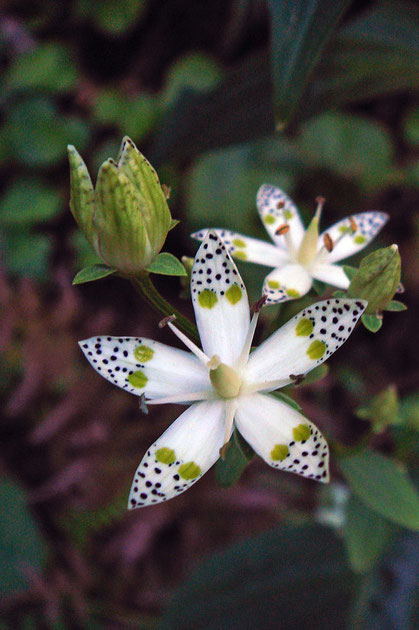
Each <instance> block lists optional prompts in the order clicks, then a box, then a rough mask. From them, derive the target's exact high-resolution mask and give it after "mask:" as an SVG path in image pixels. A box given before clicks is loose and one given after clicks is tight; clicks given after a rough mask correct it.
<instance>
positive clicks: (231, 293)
mask: <svg viewBox="0 0 419 630" xmlns="http://www.w3.org/2000/svg"><path fill="white" fill-rule="evenodd" d="M226 298H227V300H228V301H229V302H230V304H233V305H234V304H237V302H240V300H241V298H242V290H241V288H240V287H239V286H238V285H237V284H233V286H232V287H230V288H229V289H228V291H226Z"/></svg>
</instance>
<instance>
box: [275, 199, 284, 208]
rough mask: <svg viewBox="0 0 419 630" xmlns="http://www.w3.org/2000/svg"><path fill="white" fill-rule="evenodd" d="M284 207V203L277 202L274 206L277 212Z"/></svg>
mask: <svg viewBox="0 0 419 630" xmlns="http://www.w3.org/2000/svg"><path fill="white" fill-rule="evenodd" d="M284 206H285V201H278V203H277V204H276V207H277V208H278V210H282V208H284Z"/></svg>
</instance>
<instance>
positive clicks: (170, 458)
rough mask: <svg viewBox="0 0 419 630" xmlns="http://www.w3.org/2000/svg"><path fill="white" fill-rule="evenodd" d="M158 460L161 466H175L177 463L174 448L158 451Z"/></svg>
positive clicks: (163, 448)
mask: <svg viewBox="0 0 419 630" xmlns="http://www.w3.org/2000/svg"><path fill="white" fill-rule="evenodd" d="M156 459H157V461H158V462H160V463H161V464H173V462H174V461H176V455H175V451H174V450H173V449H172V448H167V446H163V447H162V448H159V449H158V450H157V451H156Z"/></svg>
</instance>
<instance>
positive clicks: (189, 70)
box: [162, 53, 222, 107]
mask: <svg viewBox="0 0 419 630" xmlns="http://www.w3.org/2000/svg"><path fill="white" fill-rule="evenodd" d="M221 77H222V72H221V69H220V67H219V65H218V64H217V62H216V61H215V60H214V59H212V58H211V57H210V56H209V55H204V54H202V53H189V54H186V55H185V56H183V57H181V58H180V59H177V60H176V61H175V63H174V64H173V65H172V66H171V67H170V69H169V71H168V73H167V76H166V82H165V86H164V91H163V94H162V99H163V102H164V105H165V106H166V107H170V106H171V105H173V103H175V101H176V100H177V99H178V98H179V97H180V96H181V94H182V92H185V91H186V90H188V91H190V90H192V91H193V92H195V93H199V92H209V91H210V90H212V89H214V88H215V87H216V86H217V85H218V84H219V83H220V80H221Z"/></svg>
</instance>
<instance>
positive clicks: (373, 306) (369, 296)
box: [348, 245, 401, 314]
mask: <svg viewBox="0 0 419 630" xmlns="http://www.w3.org/2000/svg"><path fill="white" fill-rule="evenodd" d="M400 273H401V260H400V254H399V249H398V247H397V245H390V247H385V248H383V249H378V250H377V251H375V252H373V253H372V254H370V255H369V256H366V258H364V259H363V260H362V261H361V264H360V266H359V269H358V270H357V272H356V274H355V275H354V277H353V278H352V280H351V284H350V285H349V289H348V297H353V298H358V299H359V298H361V299H364V300H368V306H367V309H366V311H365V312H366V313H369V314H375V313H377V312H380V311H382V310H383V309H384V308H386V306H387V305H388V303H389V302H390V301H391V299H392V297H393V295H394V294H395V292H396V290H397V287H398V285H399V282H400Z"/></svg>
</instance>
